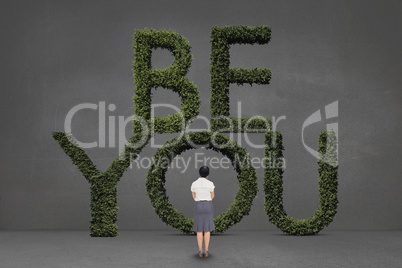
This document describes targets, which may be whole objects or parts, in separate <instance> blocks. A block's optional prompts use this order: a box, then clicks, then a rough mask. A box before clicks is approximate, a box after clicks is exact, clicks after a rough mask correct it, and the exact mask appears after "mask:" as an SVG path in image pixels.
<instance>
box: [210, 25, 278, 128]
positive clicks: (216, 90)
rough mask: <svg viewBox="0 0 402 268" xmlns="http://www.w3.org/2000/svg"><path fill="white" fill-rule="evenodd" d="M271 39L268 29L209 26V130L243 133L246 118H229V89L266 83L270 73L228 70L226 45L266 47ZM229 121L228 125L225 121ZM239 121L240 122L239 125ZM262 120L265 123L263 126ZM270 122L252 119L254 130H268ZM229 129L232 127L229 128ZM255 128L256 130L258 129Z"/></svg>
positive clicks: (262, 27) (260, 69)
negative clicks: (236, 85)
mask: <svg viewBox="0 0 402 268" xmlns="http://www.w3.org/2000/svg"><path fill="white" fill-rule="evenodd" d="M270 38H271V29H270V28H269V27H268V26H255V27H251V26H224V27H213V28H212V32H211V117H212V118H211V126H212V127H211V129H212V130H216V131H220V132H227V131H229V132H250V131H246V130H245V128H244V126H245V124H244V122H246V121H248V118H228V117H229V86H230V84H233V83H236V84H238V85H243V84H250V85H252V84H258V85H264V84H269V81H270V79H271V71H270V70H269V69H266V68H255V69H251V70H248V69H242V68H230V53H229V49H230V45H233V44H267V43H268V42H269V41H270ZM228 121H232V122H228ZM239 121H240V122H242V123H240V124H239ZM266 121H268V122H269V126H267V124H266ZM270 122H271V121H270V119H269V118H265V119H263V120H262V119H254V120H253V122H252V123H250V124H253V125H254V126H253V127H252V128H254V129H255V130H253V131H252V132H262V131H266V130H267V129H270ZM231 126H233V127H231ZM258 129H259V130H258Z"/></svg>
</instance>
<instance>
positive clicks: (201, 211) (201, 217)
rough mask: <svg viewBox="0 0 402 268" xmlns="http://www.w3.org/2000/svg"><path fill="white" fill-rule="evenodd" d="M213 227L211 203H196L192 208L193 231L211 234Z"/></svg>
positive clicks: (212, 207)
mask: <svg viewBox="0 0 402 268" xmlns="http://www.w3.org/2000/svg"><path fill="white" fill-rule="evenodd" d="M214 229H215V225H214V205H213V204H212V201H197V202H195V207H194V231H195V232H211V231H213V230H214Z"/></svg>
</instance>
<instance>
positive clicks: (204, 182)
mask: <svg viewBox="0 0 402 268" xmlns="http://www.w3.org/2000/svg"><path fill="white" fill-rule="evenodd" d="M199 173H200V177H199V178H198V179H197V180H196V181H194V182H193V183H192V184H191V192H192V194H193V199H194V201H195V208H194V231H195V232H197V242H198V257H200V258H202V257H205V258H208V256H209V251H208V247H209V240H210V237H211V231H213V230H214V229H215V225H214V207H213V204H212V199H214V197H215V193H214V188H215V185H214V183H213V182H212V181H210V180H208V179H207V177H208V175H209V168H208V167H207V166H202V167H201V168H200V170H199ZM203 234H204V235H203ZM203 240H204V244H205V251H204V252H203V251H202V242H203Z"/></svg>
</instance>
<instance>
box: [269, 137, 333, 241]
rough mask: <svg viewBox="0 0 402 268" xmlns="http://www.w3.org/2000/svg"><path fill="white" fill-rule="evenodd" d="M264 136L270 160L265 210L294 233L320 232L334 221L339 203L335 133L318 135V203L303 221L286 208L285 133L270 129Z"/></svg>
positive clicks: (279, 224) (286, 229)
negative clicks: (291, 214) (284, 189)
mask: <svg viewBox="0 0 402 268" xmlns="http://www.w3.org/2000/svg"><path fill="white" fill-rule="evenodd" d="M265 137H266V140H265V144H266V148H265V157H266V158H268V159H270V161H269V162H268V163H267V165H268V166H269V167H270V168H267V169H265V174H264V191H265V211H266V212H267V214H268V218H269V221H270V222H272V223H273V224H275V225H276V226H277V227H278V228H279V229H280V230H282V231H283V232H285V233H288V234H291V235H298V236H301V235H313V234H317V233H319V232H320V231H321V230H322V229H323V228H324V227H325V226H328V225H329V224H330V223H331V222H332V221H333V219H334V217H335V214H336V209H337V204H338V199H337V191H338V175H337V174H338V173H337V172H338V159H337V150H336V148H337V139H336V135H335V132H334V131H333V130H331V131H324V132H322V133H321V134H320V136H319V153H320V159H319V160H318V173H319V180H318V190H319V206H318V209H317V210H316V212H315V214H314V215H313V216H311V217H310V218H308V219H300V220H299V219H294V218H291V217H289V216H288V215H287V214H286V211H285V210H284V208H283V199H282V192H283V187H282V184H283V178H282V177H283V169H282V166H283V153H282V151H283V150H284V147H283V144H282V135H281V134H280V133H279V132H267V133H266V136H265Z"/></svg>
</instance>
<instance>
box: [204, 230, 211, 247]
mask: <svg viewBox="0 0 402 268" xmlns="http://www.w3.org/2000/svg"><path fill="white" fill-rule="evenodd" d="M210 237H211V232H204V243H205V250H206V251H208V247H209V239H210Z"/></svg>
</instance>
